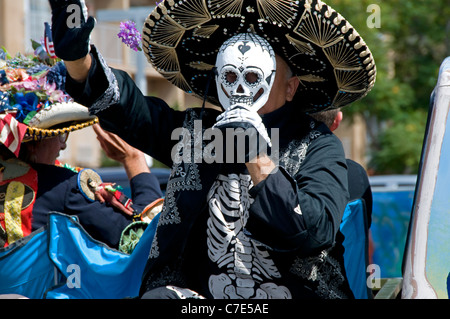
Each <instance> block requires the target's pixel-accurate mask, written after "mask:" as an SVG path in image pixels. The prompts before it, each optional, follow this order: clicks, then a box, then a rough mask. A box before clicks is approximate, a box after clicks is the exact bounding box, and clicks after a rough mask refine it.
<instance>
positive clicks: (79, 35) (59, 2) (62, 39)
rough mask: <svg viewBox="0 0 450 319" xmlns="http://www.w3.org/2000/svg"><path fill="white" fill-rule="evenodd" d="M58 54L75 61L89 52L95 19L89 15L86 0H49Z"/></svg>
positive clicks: (67, 59) (60, 56)
mask: <svg viewBox="0 0 450 319" xmlns="http://www.w3.org/2000/svg"><path fill="white" fill-rule="evenodd" d="M49 2H50V7H51V9H52V36H53V43H54V45H55V53H56V56H57V57H58V58H60V59H63V60H66V61H75V60H78V59H81V58H83V57H85V56H86V55H88V54H89V49H90V36H91V32H92V29H94V26H95V19H94V18H93V17H88V14H87V8H86V4H85V2H84V0H49Z"/></svg>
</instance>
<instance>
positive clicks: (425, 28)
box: [327, 0, 450, 174]
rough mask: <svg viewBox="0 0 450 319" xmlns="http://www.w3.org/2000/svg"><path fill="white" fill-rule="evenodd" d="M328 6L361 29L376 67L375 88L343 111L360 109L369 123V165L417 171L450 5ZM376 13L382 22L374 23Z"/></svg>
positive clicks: (344, 0) (382, 170) (342, 1)
mask: <svg viewBox="0 0 450 319" xmlns="http://www.w3.org/2000/svg"><path fill="white" fill-rule="evenodd" d="M327 4H329V5H330V6H331V7H333V8H334V9H335V10H336V11H338V12H339V13H341V14H342V15H343V16H344V17H346V18H347V19H348V20H349V21H350V23H351V24H352V25H353V26H354V27H355V29H356V30H358V32H359V33H360V35H361V36H362V37H363V39H364V40H365V42H366V43H367V44H368V46H369V48H370V49H371V51H372V54H373V56H374V58H375V62H376V65H377V80H376V83H375V87H374V88H373V90H372V91H371V92H370V93H369V95H368V96H367V97H365V98H364V99H363V100H361V101H359V102H356V103H354V104H352V105H351V106H348V107H345V108H344V109H343V110H344V112H345V114H346V115H347V114H348V115H350V116H346V117H347V118H349V117H351V115H353V114H355V113H359V114H361V115H362V116H363V118H364V120H365V121H366V124H367V127H368V136H369V143H370V145H369V150H368V155H369V158H370V161H369V163H368V169H370V170H371V171H374V172H375V173H376V174H393V173H398V174H405V173H411V174H414V173H417V170H418V166H419V162H420V154H421V150H422V143H423V138H424V133H425V125H426V119H427V112H428V108H429V99H430V95H431V92H432V91H433V88H434V86H435V85H436V82H437V76H438V71H439V66H440V64H441V62H442V61H443V60H444V58H445V57H446V56H448V55H450V6H449V5H448V3H447V4H446V1H441V0H426V1H425V0H415V1H413V0H406V1H402V2H399V1H397V0H383V1H374V0H360V1H354V0H335V1H331V0H330V1H328V2H327ZM368 9H369V10H368ZM377 10H380V11H379V12H376V11H377ZM377 17H379V18H380V20H381V21H373V19H376V18H377ZM374 22H378V23H374ZM373 26H377V27H373Z"/></svg>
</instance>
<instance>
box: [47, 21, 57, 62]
mask: <svg viewBox="0 0 450 319" xmlns="http://www.w3.org/2000/svg"><path fill="white" fill-rule="evenodd" d="M44 24H45V34H44V47H45V51H47V54H48V56H49V57H50V58H51V59H56V54H55V46H54V45H53V38H52V29H51V28H50V24H48V22H45V23H44Z"/></svg>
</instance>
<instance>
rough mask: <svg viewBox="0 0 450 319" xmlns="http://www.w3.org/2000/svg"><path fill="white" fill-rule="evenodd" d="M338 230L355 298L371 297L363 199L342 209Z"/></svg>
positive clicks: (346, 269)
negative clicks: (343, 238)
mask: <svg viewBox="0 0 450 319" xmlns="http://www.w3.org/2000/svg"><path fill="white" fill-rule="evenodd" d="M340 230H341V232H342V234H343V235H344V236H345V240H344V243H343V245H344V248H345V252H344V266H345V271H346V273H347V278H348V281H349V284H350V288H351V290H352V291H353V294H354V295H355V298H357V299H369V298H371V292H370V289H368V287H367V273H366V271H367V266H368V230H367V220H366V211H365V204H364V201H363V200H361V199H358V200H355V201H353V202H350V203H349V204H348V205H347V207H346V208H345V211H344V216H343V218H342V222H341V226H340Z"/></svg>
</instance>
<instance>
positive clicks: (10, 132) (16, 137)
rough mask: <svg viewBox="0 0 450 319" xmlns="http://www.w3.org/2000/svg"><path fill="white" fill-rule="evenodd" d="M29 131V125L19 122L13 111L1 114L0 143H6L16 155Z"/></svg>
mask: <svg viewBox="0 0 450 319" xmlns="http://www.w3.org/2000/svg"><path fill="white" fill-rule="evenodd" d="M26 132H27V126H26V125H25V124H22V123H19V122H18V121H17V120H16V119H15V118H14V116H13V115H12V114H11V113H6V114H0V143H2V144H4V145H5V146H6V147H7V148H8V149H9V150H10V151H11V152H13V153H14V154H15V155H16V156H19V151H20V145H21V143H22V140H23V137H24V136H25V133H26Z"/></svg>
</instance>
